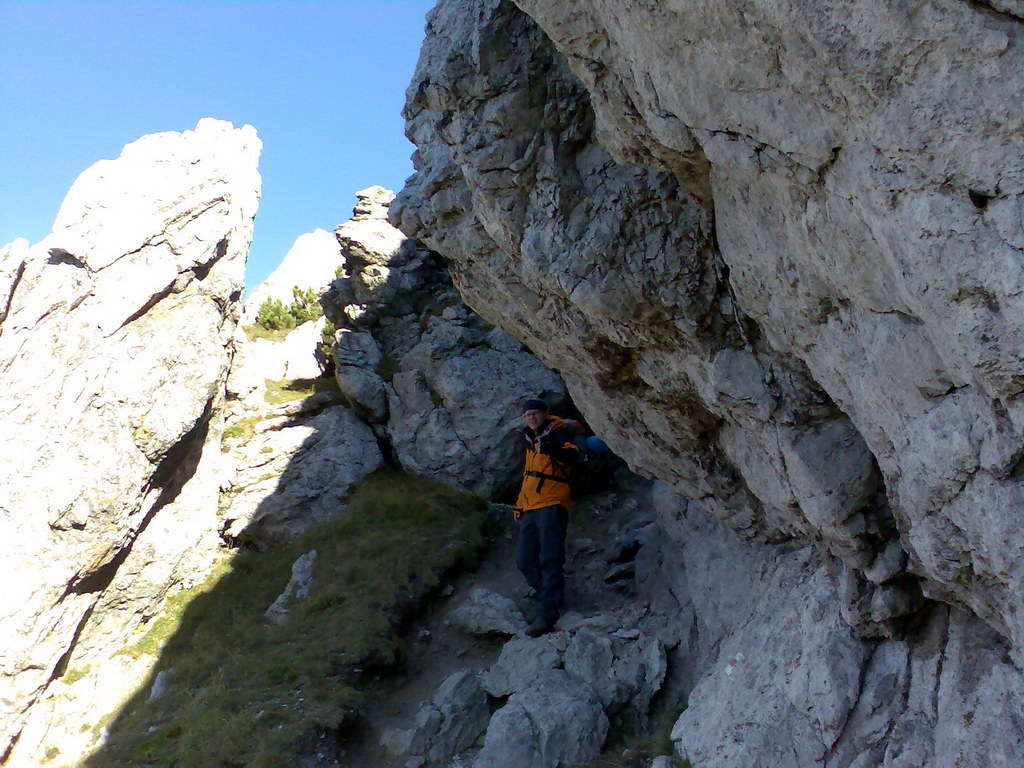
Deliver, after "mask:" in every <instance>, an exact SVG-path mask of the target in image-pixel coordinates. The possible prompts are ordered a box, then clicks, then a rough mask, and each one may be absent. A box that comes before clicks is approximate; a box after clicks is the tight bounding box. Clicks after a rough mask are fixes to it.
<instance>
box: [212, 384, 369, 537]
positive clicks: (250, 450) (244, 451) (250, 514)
mask: <svg viewBox="0 0 1024 768" xmlns="http://www.w3.org/2000/svg"><path fill="white" fill-rule="evenodd" d="M332 398H333V395H332V393H329V392H325V393H322V394H321V395H315V396H313V397H310V398H306V400H305V401H302V402H299V403H295V404H292V405H291V406H290V407H286V408H284V409H282V410H280V411H278V414H279V415H277V416H275V417H272V418H264V419H263V420H262V421H259V422H258V423H257V424H256V425H255V426H254V427H253V429H254V430H255V434H254V435H252V437H249V438H246V437H243V438H241V440H240V441H239V442H238V444H236V445H234V447H233V448H232V449H231V451H230V453H229V454H228V457H229V460H230V461H231V462H232V463H233V465H234V466H233V469H231V470H230V471H229V472H228V475H227V479H226V481H225V484H224V487H223V495H222V497H221V507H222V513H221V514H222V520H223V535H224V536H225V538H227V539H228V540H229V541H233V542H241V541H244V542H247V543H249V544H253V545H256V546H258V547H261V548H262V547H265V546H268V545H269V544H270V543H272V542H274V541H283V540H288V539H291V538H294V537H295V536H297V535H298V534H300V533H301V532H302V531H304V530H306V529H307V528H308V527H309V526H310V525H312V524H313V523H315V522H318V521H321V520H325V519H327V518H328V517H330V516H332V515H334V514H337V512H338V511H339V510H340V509H341V508H342V507H343V505H344V502H345V500H346V499H347V498H348V496H349V494H350V493H351V491H352V488H353V486H355V484H356V483H358V482H359V481H360V480H362V479H363V478H364V477H366V475H368V474H370V472H372V471H373V470H375V469H377V468H378V467H379V466H381V464H382V463H383V456H382V455H381V452H380V448H379V447H378V445H377V441H376V438H374V436H373V433H372V432H371V431H370V428H369V427H368V426H367V425H366V424H365V423H364V422H362V421H361V420H360V419H358V418H357V417H356V416H355V414H353V413H352V411H351V410H350V409H349V408H347V407H346V406H343V405H336V404H334V403H335V402H336V401H333V399H332ZM303 403H306V406H305V407H307V408H309V409H310V410H308V411H303ZM289 410H290V411H291V412H289Z"/></svg>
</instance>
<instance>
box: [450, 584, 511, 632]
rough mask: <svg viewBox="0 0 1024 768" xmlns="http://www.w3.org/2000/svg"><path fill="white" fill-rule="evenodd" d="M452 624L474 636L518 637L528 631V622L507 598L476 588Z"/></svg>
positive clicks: (454, 616)
mask: <svg viewBox="0 0 1024 768" xmlns="http://www.w3.org/2000/svg"><path fill="white" fill-rule="evenodd" d="M448 621H449V622H450V623H451V624H452V625H453V626H455V627H458V628H459V629H461V630H462V631H463V632H468V633H470V634H472V635H514V634H516V633H517V632H519V631H521V630H523V629H526V619H524V618H523V614H522V613H520V611H519V609H518V608H517V607H516V604H515V603H514V602H512V601H511V600H509V599H508V598H507V597H503V596H502V595H499V594H497V593H496V592H491V591H490V590H488V589H484V588H483V587H476V588H475V589H474V590H473V591H472V592H470V594H469V598H468V599H467V601H466V602H465V603H463V604H462V605H460V606H458V607H457V608H456V609H455V610H454V611H452V613H451V616H449V618H448Z"/></svg>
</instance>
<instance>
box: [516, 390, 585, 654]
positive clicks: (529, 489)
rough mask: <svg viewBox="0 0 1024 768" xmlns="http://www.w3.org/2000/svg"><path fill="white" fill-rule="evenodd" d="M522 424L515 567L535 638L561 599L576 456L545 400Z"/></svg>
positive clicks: (533, 403)
mask: <svg viewBox="0 0 1024 768" xmlns="http://www.w3.org/2000/svg"><path fill="white" fill-rule="evenodd" d="M523 420H524V421H525V422H526V426H525V427H524V428H523V437H524V438H525V440H526V462H525V466H524V468H523V485H522V488H521V489H520V491H519V499H518V501H517V502H516V507H515V513H514V514H515V519H516V521H517V522H518V523H519V546H518V551H517V553H516V565H517V566H518V567H519V570H520V571H521V572H522V574H523V576H524V577H525V578H526V582H527V583H528V584H529V585H530V586H531V587H533V591H534V594H535V597H536V605H537V612H536V615H535V616H534V617H533V620H532V622H531V623H530V626H529V628H528V629H527V630H526V633H527V634H528V635H530V636H531V637H537V636H539V635H543V634H545V633H547V632H550V631H551V630H552V629H554V626H555V622H556V621H557V620H558V614H559V611H560V610H561V608H562V601H563V599H564V597H565V575H564V574H563V573H562V565H563V564H564V563H565V530H566V525H567V523H568V521H569V509H570V508H571V506H572V499H571V494H570V492H569V476H570V474H571V472H572V468H573V466H575V465H576V464H577V462H578V461H579V455H580V451H579V447H578V446H577V445H576V444H575V442H574V441H573V435H572V433H571V432H570V430H569V429H568V428H567V427H566V426H565V423H564V422H563V421H562V420H561V419H560V418H558V417H557V416H552V415H551V414H550V413H549V412H548V406H547V403H545V402H544V401H543V400H527V401H526V402H525V403H524V404H523Z"/></svg>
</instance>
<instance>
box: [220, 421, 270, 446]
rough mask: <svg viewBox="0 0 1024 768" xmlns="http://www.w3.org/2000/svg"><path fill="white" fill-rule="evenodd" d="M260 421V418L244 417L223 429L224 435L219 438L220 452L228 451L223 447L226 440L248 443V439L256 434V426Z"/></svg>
mask: <svg viewBox="0 0 1024 768" xmlns="http://www.w3.org/2000/svg"><path fill="white" fill-rule="evenodd" d="M262 419H263V417H262V416H246V417H245V418H244V419H239V420H238V421H236V422H235V423H234V424H232V425H231V426H230V427H228V428H227V429H225V430H224V434H223V435H222V436H221V452H223V453H226V452H227V451H228V447H227V446H226V445H225V442H226V441H227V440H243V441H248V440H249V438H251V437H252V436H253V435H255V434H256V425H257V424H259V423H260V421H262Z"/></svg>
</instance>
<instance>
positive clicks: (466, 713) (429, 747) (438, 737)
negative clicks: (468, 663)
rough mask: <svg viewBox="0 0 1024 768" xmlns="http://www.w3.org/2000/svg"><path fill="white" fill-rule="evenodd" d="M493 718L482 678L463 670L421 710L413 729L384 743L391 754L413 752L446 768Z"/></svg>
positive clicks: (388, 735) (393, 733) (395, 733)
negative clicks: (481, 681) (482, 685)
mask: <svg viewBox="0 0 1024 768" xmlns="http://www.w3.org/2000/svg"><path fill="white" fill-rule="evenodd" d="M490 716H491V711H490V708H489V706H488V704H487V695H486V694H485V693H484V690H483V688H482V687H481V685H480V676H479V675H478V674H477V673H476V672H473V671H471V670H461V671H459V672H455V673H453V674H451V675H449V676H448V677H447V678H446V679H445V681H444V682H443V683H441V686H440V687H439V688H438V689H437V693H435V694H434V696H433V698H431V700H430V701H428V702H425V703H424V704H423V706H421V707H420V709H419V711H418V712H417V713H416V722H415V725H414V726H413V727H412V728H411V729H407V730H404V731H390V732H388V733H386V734H385V735H384V739H383V741H382V743H383V744H384V745H385V746H386V747H388V749H389V751H390V752H392V754H403V753H409V752H411V753H414V754H415V755H418V756H422V757H424V758H426V760H428V761H429V762H430V763H431V764H435V765H447V764H448V762H449V761H450V760H452V758H454V757H455V756H456V755H458V754H459V753H461V752H463V751H465V750H466V749H468V748H469V747H470V746H472V745H473V744H474V743H475V742H476V741H477V739H478V738H480V736H481V734H483V732H484V729H485V728H486V727H487V721H488V720H489V719H490Z"/></svg>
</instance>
